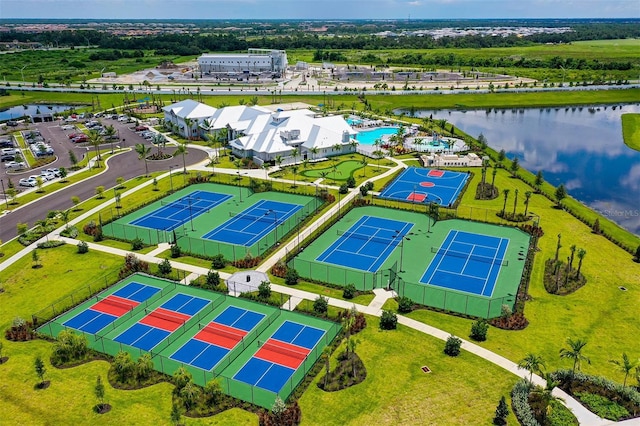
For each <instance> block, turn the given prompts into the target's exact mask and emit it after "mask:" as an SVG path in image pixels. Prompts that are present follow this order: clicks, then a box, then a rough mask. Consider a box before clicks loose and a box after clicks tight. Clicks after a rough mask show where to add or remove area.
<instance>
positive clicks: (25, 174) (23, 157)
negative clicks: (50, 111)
mask: <svg viewBox="0 0 640 426" xmlns="http://www.w3.org/2000/svg"><path fill="white" fill-rule="evenodd" d="M87 125H88V126H87ZM110 126H112V128H113V130H112V131H111V132H109V131H108V130H107V129H108V128H109V127H110ZM135 127H136V123H135V122H128V121H127V120H126V119H125V118H124V117H122V118H120V120H119V119H118V116H114V117H112V116H111V115H109V116H101V117H87V118H84V119H81V118H77V119H75V121H74V120H73V119H71V120H68V121H64V120H57V121H54V122H46V123H35V124H28V125H27V126H26V127H25V126H24V125H23V124H20V125H19V126H18V127H11V128H8V129H7V130H8V131H12V132H20V133H21V135H22V136H23V138H24V141H25V143H24V144H23V145H20V144H19V143H18V141H17V140H16V139H15V138H12V137H11V135H9V134H4V135H0V158H1V159H2V165H1V166H0V179H2V181H3V184H4V185H5V190H6V187H7V186H8V182H9V179H11V182H12V183H13V185H14V186H15V188H16V189H17V190H18V191H23V190H25V189H29V188H30V187H33V186H36V176H40V177H41V178H42V180H43V182H46V181H48V180H52V179H54V178H56V177H59V169H60V168H61V167H64V168H66V169H67V170H68V169H69V168H70V167H71V166H72V163H71V159H70V155H69V152H70V151H71V152H73V153H74V155H75V157H76V159H77V161H81V160H82V159H83V158H84V156H85V155H86V154H87V152H88V151H90V150H93V149H94V147H93V146H91V145H90V144H89V140H88V137H87V134H88V131H89V130H90V129H95V130H97V131H98V132H102V133H103V135H102V136H103V138H104V140H105V144H103V145H101V147H102V149H105V148H107V149H108V148H113V149H117V148H119V147H127V146H132V145H135V144H137V143H145V144H149V143H150V142H149V136H148V135H146V134H143V133H142V131H144V130H147V129H146V128H142V127H139V129H138V130H140V131H139V132H136V131H135ZM105 132H106V133H107V134H105ZM5 133H6V132H5ZM70 136H71V137H70ZM74 136H75V138H74ZM145 136H147V138H146V139H145ZM27 149H29V150H30V151H31V154H32V155H31V156H29V155H28V154H27V153H26V152H25V151H26V150H27ZM16 154H18V155H16ZM48 155H54V156H55V157H56V159H55V160H54V161H53V162H51V163H49V164H46V165H42V166H40V167H33V166H34V162H35V161H34V159H35V160H37V159H38V158H42V157H45V156H48ZM27 157H28V158H27ZM46 170H49V171H50V172H49V173H47V172H46ZM30 177H31V179H30V181H29V182H27V180H29V178H30ZM21 180H23V185H20V181H21ZM0 192H2V188H0ZM3 195H4V194H3ZM3 195H0V198H2V196H3Z"/></svg>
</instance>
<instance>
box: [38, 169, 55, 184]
mask: <svg viewBox="0 0 640 426" xmlns="http://www.w3.org/2000/svg"><path fill="white" fill-rule="evenodd" d="M40 177H41V178H42V180H43V181H45V182H46V181H49V180H54V179H55V178H56V177H55V175H54V174H53V173H49V172H48V171H46V170H43V171H41V172H40Z"/></svg>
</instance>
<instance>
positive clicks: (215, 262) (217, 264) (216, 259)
mask: <svg viewBox="0 0 640 426" xmlns="http://www.w3.org/2000/svg"><path fill="white" fill-rule="evenodd" d="M225 266H226V262H225V261H224V256H223V255H221V254H216V255H215V256H213V258H212V259H211V269H222V268H224V267H225Z"/></svg>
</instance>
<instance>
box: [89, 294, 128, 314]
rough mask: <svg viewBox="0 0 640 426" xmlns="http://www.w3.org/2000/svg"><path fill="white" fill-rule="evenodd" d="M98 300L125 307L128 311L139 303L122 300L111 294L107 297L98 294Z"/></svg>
mask: <svg viewBox="0 0 640 426" xmlns="http://www.w3.org/2000/svg"><path fill="white" fill-rule="evenodd" d="M96 300H97V301H98V302H100V303H105V304H107V305H111V306H115V307H117V308H121V309H125V310H127V311H130V310H131V309H133V308H135V306H136V305H137V303H134V302H132V303H131V304H128V303H124V302H121V301H119V300H117V299H114V298H113V297H111V296H107V297H100V296H96Z"/></svg>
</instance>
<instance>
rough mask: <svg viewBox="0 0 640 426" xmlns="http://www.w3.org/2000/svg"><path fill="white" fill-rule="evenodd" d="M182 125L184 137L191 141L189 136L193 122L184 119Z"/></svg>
mask: <svg viewBox="0 0 640 426" xmlns="http://www.w3.org/2000/svg"><path fill="white" fill-rule="evenodd" d="M184 125H185V127H186V128H185V130H184V135H185V137H186V138H187V139H189V140H191V135H192V133H191V132H192V130H191V126H192V125H193V120H192V119H190V118H187V117H185V119H184Z"/></svg>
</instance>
